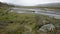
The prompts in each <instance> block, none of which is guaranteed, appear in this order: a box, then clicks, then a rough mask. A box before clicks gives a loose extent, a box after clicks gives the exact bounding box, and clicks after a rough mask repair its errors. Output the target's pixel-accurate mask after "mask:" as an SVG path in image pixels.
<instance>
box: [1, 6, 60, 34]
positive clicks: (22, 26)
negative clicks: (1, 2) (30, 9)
mask: <svg viewBox="0 0 60 34" xmlns="http://www.w3.org/2000/svg"><path fill="white" fill-rule="evenodd" d="M0 7H1V6H0ZM8 8H9V7H8ZM8 8H5V9H4V7H3V8H0V34H41V33H39V32H38V31H37V30H39V28H40V26H41V25H44V24H47V23H52V24H54V25H56V26H59V27H58V30H56V34H60V31H59V30H60V20H58V19H55V18H50V17H48V16H44V15H40V14H18V13H15V12H9V11H8ZM39 23H42V24H39ZM54 33H55V32H54Z"/></svg>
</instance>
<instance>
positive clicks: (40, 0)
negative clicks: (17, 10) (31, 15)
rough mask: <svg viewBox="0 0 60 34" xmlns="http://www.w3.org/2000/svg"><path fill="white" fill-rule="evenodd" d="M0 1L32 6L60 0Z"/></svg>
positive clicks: (0, 0)
mask: <svg viewBox="0 0 60 34" xmlns="http://www.w3.org/2000/svg"><path fill="white" fill-rule="evenodd" d="M0 2H7V3H13V4H17V5H24V6H34V5H37V4H45V3H56V2H60V0H0Z"/></svg>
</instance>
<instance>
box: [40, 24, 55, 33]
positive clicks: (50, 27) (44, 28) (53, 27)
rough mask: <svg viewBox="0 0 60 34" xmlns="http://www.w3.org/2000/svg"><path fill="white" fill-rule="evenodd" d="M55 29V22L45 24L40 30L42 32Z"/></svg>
mask: <svg viewBox="0 0 60 34" xmlns="http://www.w3.org/2000/svg"><path fill="white" fill-rule="evenodd" d="M54 29H55V26H54V25H53V24H46V25H43V26H42V27H41V28H40V29H39V31H41V32H48V31H54Z"/></svg>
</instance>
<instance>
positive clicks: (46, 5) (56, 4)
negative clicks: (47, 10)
mask: <svg viewBox="0 0 60 34" xmlns="http://www.w3.org/2000/svg"><path fill="white" fill-rule="evenodd" d="M36 6H42V7H60V3H47V4H38V5H36Z"/></svg>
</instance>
